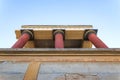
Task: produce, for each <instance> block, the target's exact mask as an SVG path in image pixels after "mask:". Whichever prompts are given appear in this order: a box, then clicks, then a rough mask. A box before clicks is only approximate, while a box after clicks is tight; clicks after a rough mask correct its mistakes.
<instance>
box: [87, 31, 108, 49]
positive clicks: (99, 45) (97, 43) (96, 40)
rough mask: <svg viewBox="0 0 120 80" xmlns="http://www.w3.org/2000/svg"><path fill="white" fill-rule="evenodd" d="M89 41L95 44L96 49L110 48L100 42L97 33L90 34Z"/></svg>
mask: <svg viewBox="0 0 120 80" xmlns="http://www.w3.org/2000/svg"><path fill="white" fill-rule="evenodd" d="M88 39H89V40H90V41H91V42H92V43H93V44H94V46H95V47H96V48H108V47H107V45H105V44H104V43H103V42H102V40H100V39H99V38H98V37H97V36H96V34H95V33H89V34H88Z"/></svg>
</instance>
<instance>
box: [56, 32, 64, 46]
mask: <svg viewBox="0 0 120 80" xmlns="http://www.w3.org/2000/svg"><path fill="white" fill-rule="evenodd" d="M63 35H64V32H63V31H62V30H56V31H55V32H54V39H55V48H64V37H63Z"/></svg>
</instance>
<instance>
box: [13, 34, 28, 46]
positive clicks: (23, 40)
mask: <svg viewBox="0 0 120 80" xmlns="http://www.w3.org/2000/svg"><path fill="white" fill-rule="evenodd" d="M29 39H30V35H29V34H28V33H24V34H22V36H21V37H20V38H19V39H18V41H16V43H15V44H14V45H13V46H12V48H23V47H24V45H25V44H26V43H27V41H28V40H29Z"/></svg>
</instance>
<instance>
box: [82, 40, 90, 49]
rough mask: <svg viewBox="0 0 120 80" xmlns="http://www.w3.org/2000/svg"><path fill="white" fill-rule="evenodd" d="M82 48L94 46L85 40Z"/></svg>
mask: <svg viewBox="0 0 120 80" xmlns="http://www.w3.org/2000/svg"><path fill="white" fill-rule="evenodd" d="M82 48H92V43H91V42H90V41H83V42H82Z"/></svg>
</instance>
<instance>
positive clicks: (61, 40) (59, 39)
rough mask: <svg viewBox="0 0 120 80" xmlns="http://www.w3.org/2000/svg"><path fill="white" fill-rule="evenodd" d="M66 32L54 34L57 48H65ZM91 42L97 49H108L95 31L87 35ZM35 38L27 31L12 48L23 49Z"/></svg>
mask: <svg viewBox="0 0 120 80" xmlns="http://www.w3.org/2000/svg"><path fill="white" fill-rule="evenodd" d="M63 35H64V32H62V31H60V30H59V31H58V32H57V30H56V32H55V34H54V38H55V48H64V37H63ZM86 35H87V36H86V37H87V38H88V40H89V41H91V42H92V43H93V44H94V46H95V47H96V48H108V47H107V46H106V45H105V44H104V43H103V42H102V40H100V39H99V38H98V37H97V36H96V34H95V33H94V32H93V31H88V33H87V34H86ZM31 37H33V35H32V34H31V32H30V31H25V32H24V33H23V34H22V35H21V37H20V38H19V39H18V41H17V42H16V43H15V44H14V45H13V46H12V48H23V47H24V45H25V44H26V43H27V41H29V40H30V38H31Z"/></svg>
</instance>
